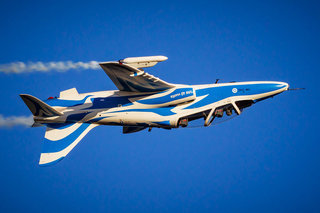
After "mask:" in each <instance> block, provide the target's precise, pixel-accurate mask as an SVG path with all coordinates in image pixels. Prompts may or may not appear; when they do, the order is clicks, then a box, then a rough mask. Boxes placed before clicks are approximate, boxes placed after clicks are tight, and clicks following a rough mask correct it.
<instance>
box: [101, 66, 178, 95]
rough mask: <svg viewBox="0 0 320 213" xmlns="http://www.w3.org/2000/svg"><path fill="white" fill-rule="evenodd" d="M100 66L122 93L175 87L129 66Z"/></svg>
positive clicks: (155, 90)
mask: <svg viewBox="0 0 320 213" xmlns="http://www.w3.org/2000/svg"><path fill="white" fill-rule="evenodd" d="M100 66H101V68H102V69H103V70H104V72H105V73H106V74H107V75H108V76H109V77H110V79H111V80H112V81H113V83H114V84H115V85H116V86H117V88H118V89H119V90H120V91H128V92H157V91H163V90H167V89H170V88H172V87H174V85H172V84H169V83H167V82H165V81H163V80H161V79H159V78H157V77H154V76H153V75H150V74H148V73H146V72H144V71H142V70H140V69H137V68H135V67H133V66H130V65H127V64H122V63H119V62H105V63H100Z"/></svg>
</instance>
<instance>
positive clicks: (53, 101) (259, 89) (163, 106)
mask: <svg viewBox="0 0 320 213" xmlns="http://www.w3.org/2000/svg"><path fill="white" fill-rule="evenodd" d="M166 59H167V57H165V56H150V57H135V58H126V59H123V60H120V61H117V62H104V63H100V66H101V67H102V69H103V70H104V71H105V73H106V74H107V75H108V76H109V77H110V79H111V80H112V81H113V83H114V84H115V85H116V86H117V88H118V89H119V90H117V91H101V92H93V93H83V94H79V93H78V92H77V90H76V89H75V88H73V89H69V90H66V91H62V92H60V96H59V98H49V99H48V100H45V101H41V100H39V99H37V98H36V97H34V96H31V95H27V94H21V95H20V97H21V98H22V100H23V101H24V102H25V104H26V105H27V106H28V108H29V109H30V111H31V112H32V114H33V116H34V121H35V123H34V125H33V126H39V125H44V126H46V133H45V139H44V141H43V144H42V153H41V156H40V162H39V164H40V165H50V164H53V163H56V162H58V161H60V160H61V159H63V158H64V157H65V156H66V155H67V154H68V153H69V152H70V151H71V150H72V149H73V148H74V147H75V146H76V145H77V144H78V143H79V142H80V140H81V139H82V138H83V137H84V136H85V135H86V134H87V133H88V132H89V131H90V130H91V129H93V128H94V127H96V126H100V125H116V126H123V133H133V132H138V131H141V130H143V129H145V128H149V130H151V128H154V127H157V128H163V129H172V128H179V127H186V126H188V122H189V121H193V120H197V119H200V118H204V123H203V125H204V126H209V125H210V124H211V123H212V122H213V120H214V119H215V118H216V117H222V116H223V115H224V114H226V115H228V116H229V115H231V114H232V113H233V112H235V113H236V114H238V115H239V114H240V113H241V111H242V109H244V108H246V107H249V106H251V105H252V104H254V103H256V102H258V101H261V100H264V99H266V98H269V97H273V96H275V95H277V94H279V93H281V92H283V91H285V90H287V89H288V84H287V83H283V82H276V81H252V82H234V83H219V84H218V83H216V84H206V85H182V84H170V83H167V82H165V81H163V80H161V79H159V78H156V77H154V76H153V75H150V74H148V73H146V72H144V70H143V69H141V68H145V67H151V66H154V65H155V64H157V63H158V62H161V61H164V60H166Z"/></svg>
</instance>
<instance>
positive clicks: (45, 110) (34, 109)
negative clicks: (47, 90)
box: [20, 94, 62, 117]
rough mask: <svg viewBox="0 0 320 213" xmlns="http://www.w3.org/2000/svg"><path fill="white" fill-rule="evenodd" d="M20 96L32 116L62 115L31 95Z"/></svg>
mask: <svg viewBox="0 0 320 213" xmlns="http://www.w3.org/2000/svg"><path fill="white" fill-rule="evenodd" d="M20 97H21V98H22V100H23V101H24V103H25V104H26V105H27V107H28V108H29V109H30V111H31V113H32V114H33V115H34V116H39V117H51V116H60V115H62V113H60V112H58V111H57V110H55V109H54V108H52V107H51V106H49V105H48V104H46V103H44V102H43V101H41V100H39V99H38V98H36V97H33V96H32V95H27V94H21V95H20Z"/></svg>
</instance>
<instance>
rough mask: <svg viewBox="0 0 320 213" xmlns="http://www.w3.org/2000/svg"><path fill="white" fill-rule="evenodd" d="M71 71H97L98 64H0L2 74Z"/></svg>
mask: <svg viewBox="0 0 320 213" xmlns="http://www.w3.org/2000/svg"><path fill="white" fill-rule="evenodd" d="M71 69H78V70H87V69H99V62H97V61H89V62H81V61H79V62H72V61H57V62H41V61H39V62H27V63H24V62H21V61H18V62H13V63H8V64H0V72H3V73H7V74H9V73H15V74H19V73H30V72H50V71H60V72H64V71H67V70H71Z"/></svg>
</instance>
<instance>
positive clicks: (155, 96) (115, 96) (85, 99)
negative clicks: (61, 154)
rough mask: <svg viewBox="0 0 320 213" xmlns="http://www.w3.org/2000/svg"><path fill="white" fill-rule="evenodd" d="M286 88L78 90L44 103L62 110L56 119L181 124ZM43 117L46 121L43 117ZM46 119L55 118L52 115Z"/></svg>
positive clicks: (247, 85) (267, 85)
mask: <svg viewBox="0 0 320 213" xmlns="http://www.w3.org/2000/svg"><path fill="white" fill-rule="evenodd" d="M287 89H288V84H287V83H283V82H274V81H253V82H238V83H221V84H207V85H194V86H189V85H176V87H174V88H171V89H168V90H165V91H162V92H158V93H152V92H151V93H150V92H149V93H141V92H139V93H136V92H122V91H102V92H93V93H84V94H79V95H78V96H77V97H75V98H76V99H73V100H70V99H69V100H65V99H60V98H56V99H50V100H47V101H45V103H47V104H48V105H50V106H52V107H53V108H55V109H57V110H58V111H60V112H62V113H63V116H59V117H57V118H55V119H54V123H60V122H63V123H68V122H69V123H75V122H81V123H94V124H99V125H120V126H141V127H160V128H178V127H179V120H180V119H182V118H188V116H191V117H192V116H193V115H198V114H199V113H203V116H200V117H205V116H206V113H207V112H208V111H210V110H211V109H216V108H219V107H222V106H226V105H229V104H231V107H238V108H239V109H240V110H241V109H242V106H241V103H251V104H252V103H255V102H257V101H259V100H262V99H265V98H268V97H272V96H274V95H277V94H279V93H281V92H283V91H285V90H287ZM232 104H236V106H234V105H232ZM251 104H250V105H251ZM233 110H234V111H235V112H236V113H237V110H236V109H235V108H234V109H233ZM207 114H208V113H207ZM200 117H199V118H200ZM40 120H42V122H45V120H43V118H41V119H40ZM47 121H48V122H53V120H52V118H48V120H47Z"/></svg>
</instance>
